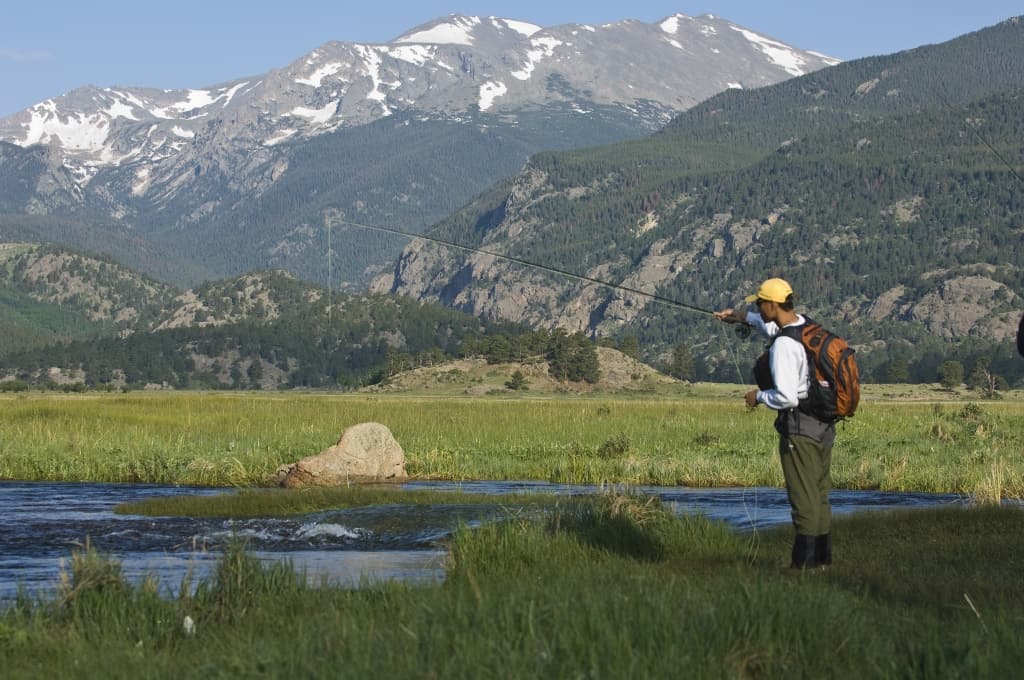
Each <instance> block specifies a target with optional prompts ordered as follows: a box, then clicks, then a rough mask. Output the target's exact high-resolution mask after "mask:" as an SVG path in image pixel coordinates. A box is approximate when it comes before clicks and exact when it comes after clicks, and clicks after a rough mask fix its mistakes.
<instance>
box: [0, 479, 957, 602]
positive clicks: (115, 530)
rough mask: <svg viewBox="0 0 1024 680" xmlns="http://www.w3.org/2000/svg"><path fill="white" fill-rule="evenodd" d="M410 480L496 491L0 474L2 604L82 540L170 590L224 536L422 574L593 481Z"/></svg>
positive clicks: (359, 573) (317, 558)
mask: <svg viewBox="0 0 1024 680" xmlns="http://www.w3.org/2000/svg"><path fill="white" fill-rule="evenodd" d="M404 488H408V489H438V490H463V491H466V492H467V493H485V494H493V495H494V496H495V503H494V505H483V506H481V505H472V504H467V505H443V506H427V507H423V506H410V505H386V506H373V507H363V508H353V509H347V510H331V511H326V512H318V513H313V514H309V515H303V516H298V517H288V518H265V519H251V520H234V521H231V520H222V519H205V518H183V517H142V516H135V515H118V514H115V513H114V512H113V508H114V507H115V506H117V505H119V504H121V503H127V502H132V501H138V500H142V499H144V498H149V497H153V496H168V495H182V494H204V495H208V494H224V493H233V491H231V490H225V489H209V488H192V487H168V486H153V485H140V484H130V485H129V484H80V483H45V482H0V517H2V518H3V522H2V523H0V604H3V603H9V602H11V601H12V600H13V599H14V598H15V597H16V596H17V593H18V591H19V588H21V589H22V590H23V592H25V593H27V594H30V595H36V594H39V595H44V596H45V595H48V594H50V593H52V592H54V591H55V590H56V587H57V583H58V581H59V577H60V574H61V571H62V569H64V567H65V565H67V564H69V562H70V556H71V552H72V550H73V549H74V548H76V547H77V546H82V545H84V543H85V541H86V539H88V541H89V542H90V544H91V545H92V546H94V547H95V548H97V549H98V550H99V551H101V552H102V553H104V554H107V555H110V556H112V557H114V558H116V559H117V560H118V561H120V563H121V566H122V571H123V573H124V575H125V576H126V577H127V578H128V579H130V580H133V581H137V580H139V579H141V578H143V577H144V576H147V575H148V576H153V577H155V578H157V579H158V580H159V582H160V584H161V587H162V588H164V589H166V591H167V592H168V593H171V594H173V593H174V592H177V590H178V588H180V587H181V584H182V582H183V579H184V577H185V576H186V575H187V574H191V575H192V577H193V581H195V580H198V579H201V578H203V577H205V576H206V575H208V574H209V572H210V570H211V569H212V568H213V566H214V565H215V564H216V561H217V559H218V558H219V556H220V553H221V550H222V549H223V548H224V546H225V545H226V544H227V542H228V541H230V540H231V539H232V538H233V537H238V538H242V539H244V540H245V541H246V544H247V550H248V552H249V553H250V554H252V555H254V556H255V557H257V558H259V559H261V560H266V561H276V560H282V559H289V560H291V562H292V564H293V566H294V567H295V568H296V569H297V570H298V571H300V572H303V573H305V574H306V577H307V578H308V579H309V580H310V581H312V582H321V581H323V580H326V581H328V582H330V583H333V584H338V585H346V586H353V587H355V586H359V585H360V584H363V583H367V582H373V581H379V580H390V579H401V580H404V581H409V582H423V583H431V582H437V581H440V580H441V579H443V578H444V561H445V557H446V552H445V550H444V548H443V539H445V538H446V537H447V536H448V535H449V534H450V533H451V532H452V530H454V529H455V527H456V526H458V524H459V523H460V522H462V523H467V524H470V525H474V524H479V523H480V522H485V521H488V520H489V519H492V518H494V517H498V516H500V515H501V514H502V513H503V509H502V503H501V499H500V496H502V495H505V494H510V493H527V492H530V493H553V494H585V493H592V492H594V491H595V490H596V487H593V486H578V485H565V484H551V483H545V482H458V483H456V482H410V483H408V484H405V485H404ZM632 490H634V491H637V492H640V493H645V494H650V495H656V496H658V497H659V498H661V500H662V501H663V502H664V503H665V504H667V505H668V506H669V507H671V508H673V509H674V510H675V511H676V512H677V513H679V514H688V513H701V514H704V515H707V516H708V517H711V518H712V519H717V520H722V521H724V522H727V523H728V524H730V525H731V526H734V527H735V528H736V529H737V530H738V531H750V530H753V529H757V528H762V527H768V526H772V525H776V524H785V523H788V522H789V521H790V519H789V505H788V503H787V501H786V495H785V491H783V490H782V489H774V488H746V489H690V488H684V487H638V488H637V487H634V488H633V489H632ZM965 502H966V499H964V498H963V497H961V496H955V495H942V494H918V493H881V492H874V491H834V492H833V493H832V508H833V512H834V513H835V514H837V515H838V514H846V513H851V512H858V511H868V510H883V509H893V508H907V507H911V508H913V507H931V506H935V505H943V504H961V503H965Z"/></svg>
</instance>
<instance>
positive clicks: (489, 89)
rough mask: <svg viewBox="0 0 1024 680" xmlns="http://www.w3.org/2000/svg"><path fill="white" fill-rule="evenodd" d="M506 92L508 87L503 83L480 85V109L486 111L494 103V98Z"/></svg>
mask: <svg viewBox="0 0 1024 680" xmlns="http://www.w3.org/2000/svg"><path fill="white" fill-rule="evenodd" d="M506 92H508V88H507V87H505V83H498V82H491V83H484V84H483V85H482V86H480V100H479V102H478V105H479V106H480V110H481V111H486V110H487V109H489V108H491V106H493V105H494V100H495V99H497V98H498V97H501V96H502V95H504V94H505V93H506Z"/></svg>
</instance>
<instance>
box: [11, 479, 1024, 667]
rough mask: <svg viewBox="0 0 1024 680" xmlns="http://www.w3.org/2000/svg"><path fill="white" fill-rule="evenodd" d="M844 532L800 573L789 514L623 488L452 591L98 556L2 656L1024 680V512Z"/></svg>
mask: <svg viewBox="0 0 1024 680" xmlns="http://www.w3.org/2000/svg"><path fill="white" fill-rule="evenodd" d="M834 533H835V536H836V564H835V566H833V567H832V568H830V569H828V570H826V571H813V572H806V573H803V572H797V571H793V570H790V569H788V568H786V567H785V566H784V561H785V560H784V556H785V555H786V553H787V549H788V545H789V539H790V530H789V528H788V527H787V528H784V529H779V530H777V531H770V532H761V533H756V534H752V535H751V534H747V535H739V534H736V533H735V532H733V531H731V530H729V529H728V528H727V527H725V526H724V525H721V524H716V523H712V522H710V521H708V520H706V519H703V518H699V517H687V518H678V517H674V516H672V515H671V514H670V513H668V512H665V511H663V510H662V509H661V508H660V507H659V506H658V505H657V504H656V503H652V502H649V501H645V500H643V499H638V498H630V497H625V496H614V495H608V496H602V497H598V498H589V499H577V500H574V501H571V502H569V503H567V504H565V505H564V506H563V507H562V508H561V510H560V511H559V512H558V513H555V514H551V515H548V516H547V518H546V519H535V520H522V519H516V520H512V521H507V522H501V523H495V524H489V525H486V526H484V527H482V528H479V529H475V530H472V531H469V530H460V531H459V532H458V533H457V534H456V536H455V538H454V539H453V545H452V550H451V555H452V557H451V564H450V568H449V575H448V578H447V579H446V581H445V582H444V583H443V584H440V585H431V586H422V587H416V586H410V585H401V584H390V585H381V586H374V587H370V588H365V589H360V590H343V589H339V588H334V587H319V588H313V587H310V586H308V585H306V583H305V580H304V579H301V578H296V575H295V574H294V573H293V572H292V571H291V570H290V568H289V567H288V565H286V564H278V565H274V566H260V564H259V563H257V562H256V561H254V560H252V559H250V558H249V557H247V556H246V554H245V553H244V551H243V550H240V549H235V550H231V551H229V552H228V553H227V554H226V555H225V556H224V557H223V558H222V560H221V562H220V564H219V567H218V569H217V571H216V572H215V574H214V575H213V576H211V578H210V579H209V580H208V581H206V582H203V583H200V584H199V585H198V588H196V589H195V590H194V592H192V591H190V590H189V589H187V588H184V589H182V591H181V592H182V594H181V595H180V596H178V597H175V598H167V597H161V596H160V595H159V594H158V593H157V592H156V590H155V589H154V588H153V587H152V586H147V585H145V584H143V585H140V586H131V585H129V584H127V583H126V582H125V581H124V580H123V579H122V578H121V576H120V572H119V568H118V565H117V564H116V563H115V562H111V561H108V560H105V559H104V558H102V556H99V555H96V554H95V553H90V552H83V553H79V554H78V555H76V557H75V559H74V560H73V563H72V569H71V572H70V574H69V575H68V579H67V581H66V583H65V584H64V586H63V588H62V589H61V591H60V592H59V594H58V595H57V596H56V597H55V598H54V599H53V600H51V601H45V602H31V601H28V600H27V598H26V599H25V601H23V602H21V603H20V604H18V605H16V606H14V607H12V608H10V609H8V610H7V611H5V612H0V668H3V669H4V676H5V677H9V678H37V677H115V678H121V677H132V678H134V677H147V678H162V677H174V678H179V677H203V678H218V677H255V676H259V677H263V676H266V677H345V678H347V677H352V678H364V677H381V678H383V677H388V678H390V677H399V678H406V677H436V678H480V677H496V678H530V677H605V678H669V677H671V678H678V677H688V678H731V677H749V676H756V677H793V678H830V677H832V678H847V677H867V678H876V677H879V678H881V677H884V678H890V677H908V678H909V677H971V678H986V677H992V678H1006V677H1015V676H1016V673H1017V672H1019V668H1020V665H1021V663H1022V662H1024V626H1021V621H1022V620H1024V582H1022V581H1021V579H1020V573H1021V569H1022V568H1024V512H1022V511H1021V510H1019V509H1007V508H1002V509H1000V508H976V509H970V510H962V509H942V510H924V511H914V512H905V513H867V514H864V515H862V516H854V517H848V518H840V519H838V520H837V522H836V524H835V528H834ZM314 603H315V605H314ZM186 617H188V619H187V621H186ZM189 624H191V625H189Z"/></svg>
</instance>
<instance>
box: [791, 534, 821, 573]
mask: <svg viewBox="0 0 1024 680" xmlns="http://www.w3.org/2000/svg"><path fill="white" fill-rule="evenodd" d="M816 538H817V537H816V536H807V535H806V534H797V535H796V538H795V539H793V562H792V564H790V565H789V566H791V567H792V568H794V569H813V568H814V567H816V566H818V561H817V559H816V551H815V546H816V543H815V539H816Z"/></svg>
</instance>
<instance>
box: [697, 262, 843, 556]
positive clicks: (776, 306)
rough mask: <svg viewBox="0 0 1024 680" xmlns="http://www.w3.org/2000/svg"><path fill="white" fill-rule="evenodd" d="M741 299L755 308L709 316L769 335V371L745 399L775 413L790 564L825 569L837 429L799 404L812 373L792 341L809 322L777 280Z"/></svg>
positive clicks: (801, 349)
mask: <svg viewBox="0 0 1024 680" xmlns="http://www.w3.org/2000/svg"><path fill="white" fill-rule="evenodd" d="M746 302H747V303H748V304H750V303H754V305H755V308H754V309H749V308H747V307H737V308H730V309H723V310H721V311H719V312H715V313H714V315H715V318H717V319H719V320H720V321H724V322H726V323H746V324H749V325H751V326H753V327H754V328H755V329H757V330H760V331H761V332H762V333H764V334H765V335H766V336H768V337H769V338H772V343H771V346H770V349H769V351H768V355H767V364H768V368H769V369H770V375H768V376H764V377H763V378H761V379H759V380H758V382H759V384H761V387H760V388H759V389H754V390H750V391H749V392H747V393H746V395H745V400H746V403H747V406H748V407H750V408H754V407H756V406H757V405H758V404H764V405H765V406H767V407H768V408H770V409H772V410H774V411H776V412H777V416H776V418H775V429H776V430H777V431H778V433H779V455H780V458H781V460H782V472H783V475H784V477H785V480H786V493H787V495H788V497H789V504H790V508H791V510H792V518H793V526H794V527H795V528H796V538H795V539H794V542H793V551H792V564H791V566H793V567H794V568H797V569H809V568H813V567H824V566H827V565H829V564H831V563H832V537H831V534H830V524H831V519H832V508H831V505H830V504H829V492H830V491H831V487H832V480H831V477H830V467H831V464H832V444H833V442H834V441H835V434H836V432H835V424H834V422H833V420H831V419H829V420H821V419H819V418H818V417H816V416H815V415H813V414H812V413H810V412H809V409H802V408H800V405H801V402H802V401H804V400H806V399H807V398H808V395H809V393H810V381H811V378H812V376H813V371H814V367H813V366H812V365H811V361H810V359H809V357H808V355H807V352H806V350H805V348H804V344H803V343H802V342H801V341H800V340H799V339H797V338H798V337H800V336H799V332H800V331H799V330H798V329H800V328H801V327H802V326H804V325H805V324H806V323H807V322H808V320H807V319H806V318H805V317H804V316H803V315H801V314H797V313H796V312H795V311H794V297H793V289H792V288H791V287H790V285H789V284H788V283H787V282H786V281H784V280H782V279H778V278H773V279H768V280H767V281H765V282H764V283H762V284H761V287H760V288H758V289H757V292H756V293H755V294H753V295H750V296H748V297H747V298H746ZM794 331H796V335H794ZM758 372H762V371H755V373H758ZM765 382H767V384H764V383H765Z"/></svg>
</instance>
